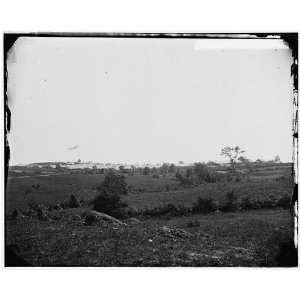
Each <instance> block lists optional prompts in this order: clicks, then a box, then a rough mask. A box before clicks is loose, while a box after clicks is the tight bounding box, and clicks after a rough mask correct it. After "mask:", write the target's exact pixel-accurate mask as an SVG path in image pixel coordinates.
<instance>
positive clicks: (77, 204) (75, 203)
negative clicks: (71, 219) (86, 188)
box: [68, 194, 80, 208]
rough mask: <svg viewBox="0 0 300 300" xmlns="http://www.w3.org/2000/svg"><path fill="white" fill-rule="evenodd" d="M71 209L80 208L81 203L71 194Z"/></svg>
mask: <svg viewBox="0 0 300 300" xmlns="http://www.w3.org/2000/svg"><path fill="white" fill-rule="evenodd" d="M68 206H69V208H77V207H80V202H79V201H78V199H77V198H76V197H75V196H74V195H73V194H71V196H70V200H69V205H68Z"/></svg>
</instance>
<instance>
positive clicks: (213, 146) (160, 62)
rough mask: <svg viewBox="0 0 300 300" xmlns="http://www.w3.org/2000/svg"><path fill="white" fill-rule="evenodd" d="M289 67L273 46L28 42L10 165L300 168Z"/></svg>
mask: <svg viewBox="0 0 300 300" xmlns="http://www.w3.org/2000/svg"><path fill="white" fill-rule="evenodd" d="M291 63H292V58H291V53H290V51H289V49H288V48H287V47H286V46H285V45H284V44H283V43H282V42H281V41H274V40H260V41H257V40H243V41H241V40H240V41H235V40H225V41H224V40H193V39H144V38H140V39H132V38H131V39H121V38H40V37H39V38H36V37H26V38H19V39H18V40H17V42H16V43H15V45H14V47H13V48H12V49H11V52H10V55H9V61H8V75H9V77H8V96H9V106H10V108H11V111H12V129H11V133H10V135H9V142H10V146H11V164H19V163H30V162H42V161H67V160H75V159H78V158H80V159H81V160H84V161H89V160H92V161H96V162H120V163H126V162H127V163H136V162H146V163H160V162H178V161H179V160H183V161H185V162H196V161H207V160H222V159H223V158H222V157H221V156H220V152H221V148H222V147H224V146H235V145H239V146H240V147H241V148H243V149H244V150H246V156H248V157H249V158H251V159H257V158H261V159H268V160H269V159H273V158H274V157H275V155H277V154H278V155H279V156H280V157H281V159H282V160H283V161H291V159H292V80H291V77H290V65H291Z"/></svg>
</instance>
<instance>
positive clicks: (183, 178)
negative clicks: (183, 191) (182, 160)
mask: <svg viewBox="0 0 300 300" xmlns="http://www.w3.org/2000/svg"><path fill="white" fill-rule="evenodd" d="M175 177H176V179H177V180H178V181H179V182H180V184H182V185H183V186H188V185H192V184H193V181H192V180H191V178H190V177H187V176H183V175H182V174H181V173H180V172H176V174H175Z"/></svg>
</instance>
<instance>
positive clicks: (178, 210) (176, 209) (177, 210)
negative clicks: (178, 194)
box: [143, 203, 190, 217]
mask: <svg viewBox="0 0 300 300" xmlns="http://www.w3.org/2000/svg"><path fill="white" fill-rule="evenodd" d="M189 212H190V209H188V208H186V207H184V206H183V205H180V206H175V205H173V204H171V203H168V204H165V205H162V206H158V207H154V208H152V209H146V210H144V211H143V214H144V215H145V216H151V217H161V216H170V217H171V216H175V217H180V216H184V215H186V214H188V213H189Z"/></svg>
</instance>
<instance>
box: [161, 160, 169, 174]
mask: <svg viewBox="0 0 300 300" xmlns="http://www.w3.org/2000/svg"><path fill="white" fill-rule="evenodd" d="M168 170H169V164H168V163H163V164H162V166H161V167H160V172H161V174H167V173H168Z"/></svg>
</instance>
